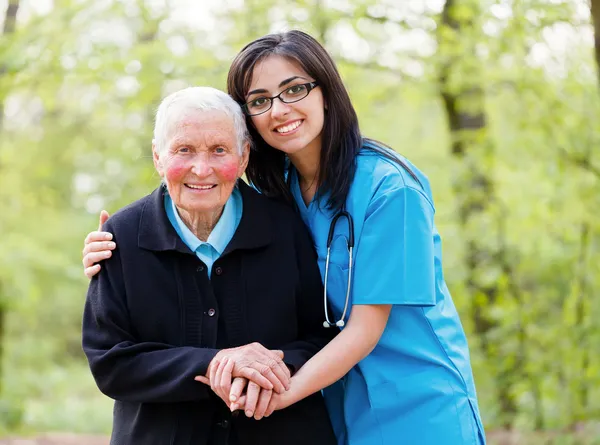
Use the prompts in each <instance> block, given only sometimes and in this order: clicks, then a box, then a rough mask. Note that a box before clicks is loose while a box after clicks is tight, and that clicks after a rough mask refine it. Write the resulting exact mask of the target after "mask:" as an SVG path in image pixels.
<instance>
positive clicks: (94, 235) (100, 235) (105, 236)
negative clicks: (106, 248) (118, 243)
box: [84, 231, 113, 244]
mask: <svg viewBox="0 0 600 445" xmlns="http://www.w3.org/2000/svg"><path fill="white" fill-rule="evenodd" d="M112 237H113V236H112V233H110V232H100V231H94V232H90V233H88V234H87V236H86V237H85V241H84V244H89V243H91V242H93V241H110V240H112Z"/></svg>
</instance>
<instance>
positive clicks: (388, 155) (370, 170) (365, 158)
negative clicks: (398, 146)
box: [354, 145, 433, 207]
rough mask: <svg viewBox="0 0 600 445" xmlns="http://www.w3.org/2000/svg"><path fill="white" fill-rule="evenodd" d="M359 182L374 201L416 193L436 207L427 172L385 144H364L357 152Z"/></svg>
mask: <svg viewBox="0 0 600 445" xmlns="http://www.w3.org/2000/svg"><path fill="white" fill-rule="evenodd" d="M356 164H357V165H356V177H355V181H354V182H355V185H356V187H357V188H358V189H359V190H361V191H362V192H363V193H365V192H367V191H368V192H369V193H370V201H373V200H376V199H377V198H378V197H381V196H384V195H389V194H393V193H400V194H406V193H410V194H416V195H419V196H421V197H422V199H424V200H425V201H427V202H428V203H429V204H430V205H431V207H433V197H432V193H431V186H430V184H429V179H428V178H427V176H426V175H425V174H424V173H423V172H422V171H421V170H419V169H418V168H417V167H416V166H415V165H414V164H413V163H412V162H410V161H409V160H408V159H407V158H405V157H404V156H402V155H400V154H399V153H397V152H395V151H393V150H391V149H389V148H387V147H385V146H377V149H376V150H374V149H373V148H372V147H371V146H368V145H367V146H364V147H363V148H362V149H361V151H360V152H359V154H358V156H357V161H356Z"/></svg>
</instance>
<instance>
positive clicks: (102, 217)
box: [98, 210, 110, 232]
mask: <svg viewBox="0 0 600 445" xmlns="http://www.w3.org/2000/svg"><path fill="white" fill-rule="evenodd" d="M109 216H110V215H109V214H108V212H107V211H106V210H102V211H101V212H100V221H99V223H98V232H101V231H102V226H103V225H104V223H105V222H106V221H107V220H108V217H109Z"/></svg>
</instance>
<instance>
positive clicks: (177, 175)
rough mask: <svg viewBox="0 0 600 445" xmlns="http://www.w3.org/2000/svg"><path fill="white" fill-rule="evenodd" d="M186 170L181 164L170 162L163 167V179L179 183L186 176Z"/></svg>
mask: <svg viewBox="0 0 600 445" xmlns="http://www.w3.org/2000/svg"><path fill="white" fill-rule="evenodd" d="M187 170H188V169H187V168H186V166H185V165H184V164H182V163H178V162H170V163H169V165H167V166H166V167H165V179H166V180H167V181H173V182H176V181H179V180H181V179H183V177H184V176H185V175H186V173H187Z"/></svg>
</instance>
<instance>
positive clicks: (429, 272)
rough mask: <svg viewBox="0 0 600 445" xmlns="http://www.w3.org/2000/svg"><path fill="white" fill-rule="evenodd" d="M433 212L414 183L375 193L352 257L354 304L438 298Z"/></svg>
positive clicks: (408, 302) (426, 301)
mask: <svg viewBox="0 0 600 445" xmlns="http://www.w3.org/2000/svg"><path fill="white" fill-rule="evenodd" d="M433 215H434V209H433V206H432V204H431V202H430V201H429V200H428V199H427V198H426V197H425V196H424V195H423V194H422V193H421V192H420V191H418V190H416V189H413V188H411V187H406V186H403V187H397V188H394V189H392V190H387V191H385V192H382V193H381V194H379V195H376V196H375V197H374V199H373V200H372V201H371V203H370V205H369V207H368V209H367V213H366V217H365V221H364V225H363V228H362V231H361V234H360V243H359V245H358V248H357V251H356V259H355V261H354V272H353V273H354V279H353V283H354V287H353V293H352V303H353V304H399V305H411V306H433V305H435V304H436V292H435V253H434V237H433Z"/></svg>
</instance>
